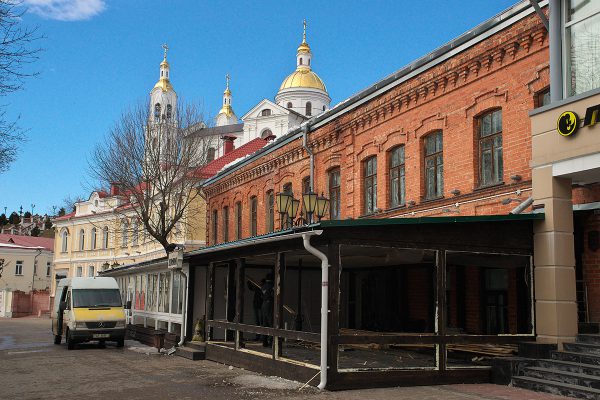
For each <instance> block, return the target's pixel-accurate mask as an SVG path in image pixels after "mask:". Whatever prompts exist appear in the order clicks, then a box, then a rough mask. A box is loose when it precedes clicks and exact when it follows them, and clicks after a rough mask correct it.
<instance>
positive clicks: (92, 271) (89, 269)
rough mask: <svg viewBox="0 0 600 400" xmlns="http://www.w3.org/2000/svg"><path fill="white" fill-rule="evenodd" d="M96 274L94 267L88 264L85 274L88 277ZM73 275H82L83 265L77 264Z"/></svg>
mask: <svg viewBox="0 0 600 400" xmlns="http://www.w3.org/2000/svg"><path fill="white" fill-rule="evenodd" d="M95 274H96V268H95V267H94V266H93V265H90V266H89V267H87V276H88V277H90V278H91V277H93V276H94V275H95ZM75 276H77V277H82V276H83V267H81V266H79V267H77V270H76V272H75Z"/></svg>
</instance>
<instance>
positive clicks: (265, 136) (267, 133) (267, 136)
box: [260, 129, 275, 140]
mask: <svg viewBox="0 0 600 400" xmlns="http://www.w3.org/2000/svg"><path fill="white" fill-rule="evenodd" d="M260 137H261V139H265V140H269V139H272V138H274V137H275V135H273V132H271V130H270V129H265V130H264V131H262V133H261V134H260Z"/></svg>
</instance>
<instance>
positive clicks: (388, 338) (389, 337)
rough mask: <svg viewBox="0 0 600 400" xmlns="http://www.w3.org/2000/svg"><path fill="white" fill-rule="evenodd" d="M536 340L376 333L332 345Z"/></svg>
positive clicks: (348, 337) (345, 337)
mask: <svg viewBox="0 0 600 400" xmlns="http://www.w3.org/2000/svg"><path fill="white" fill-rule="evenodd" d="M532 340H535V337H534V336H531V335H506V336H495V335H446V336H440V335H436V334H401V333H381V334H377V333H375V332H373V333H371V334H370V335H363V334H357V335H348V334H343V332H342V334H341V335H338V336H335V335H333V336H331V338H330V342H331V343H332V344H371V343H374V344H441V343H447V344H512V343H519V342H525V341H532Z"/></svg>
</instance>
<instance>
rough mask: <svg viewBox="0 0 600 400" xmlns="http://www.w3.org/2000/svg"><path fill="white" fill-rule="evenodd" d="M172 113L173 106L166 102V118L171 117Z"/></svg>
mask: <svg viewBox="0 0 600 400" xmlns="http://www.w3.org/2000/svg"><path fill="white" fill-rule="evenodd" d="M172 114H173V107H172V106H171V105H170V104H167V119H171V115H172Z"/></svg>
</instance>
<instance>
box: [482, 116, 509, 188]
mask: <svg viewBox="0 0 600 400" xmlns="http://www.w3.org/2000/svg"><path fill="white" fill-rule="evenodd" d="M477 125H478V131H479V135H478V136H479V185H480V186H487V185H495V184H498V183H501V182H502V177H503V173H504V167H503V165H504V164H503V159H502V110H501V109H500V110H494V111H490V112H487V113H485V114H483V115H481V116H480V117H479V118H478V119H477Z"/></svg>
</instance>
